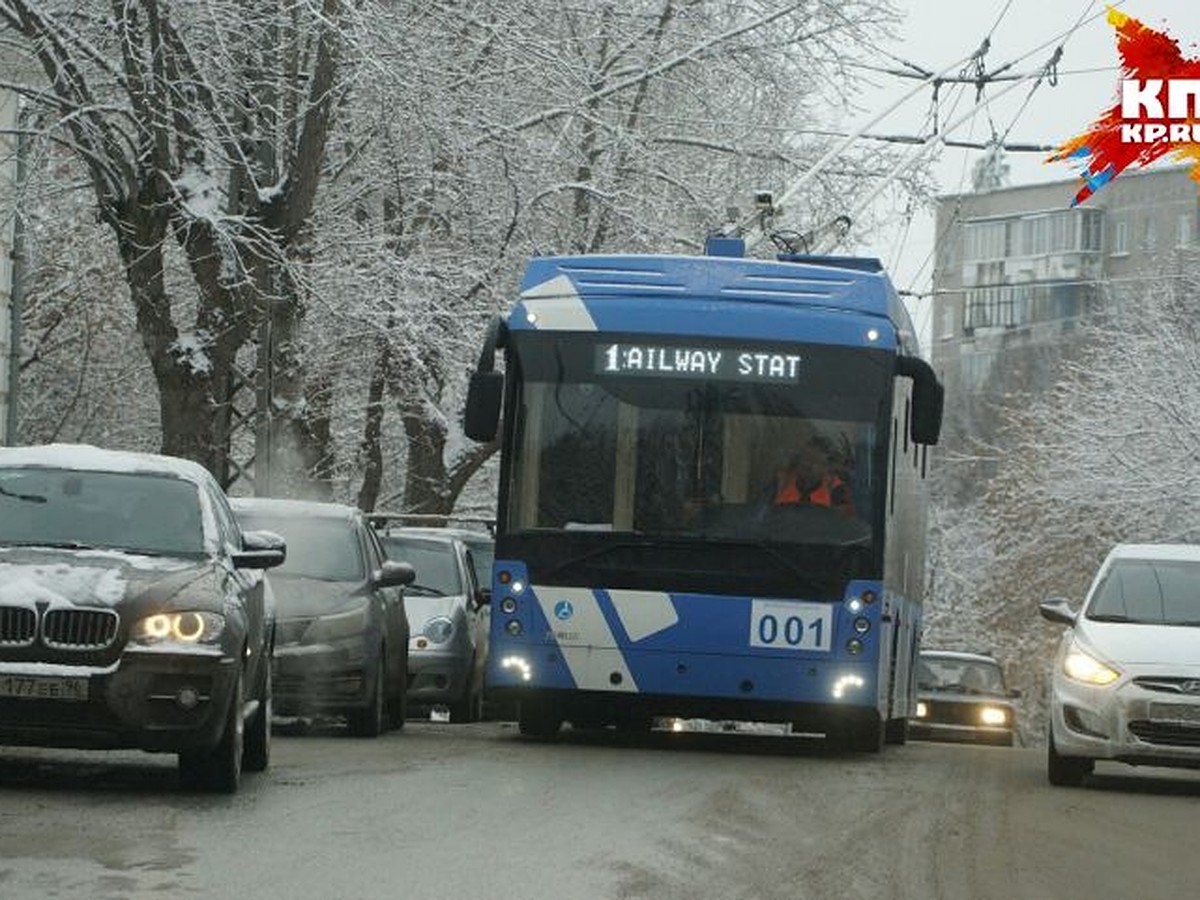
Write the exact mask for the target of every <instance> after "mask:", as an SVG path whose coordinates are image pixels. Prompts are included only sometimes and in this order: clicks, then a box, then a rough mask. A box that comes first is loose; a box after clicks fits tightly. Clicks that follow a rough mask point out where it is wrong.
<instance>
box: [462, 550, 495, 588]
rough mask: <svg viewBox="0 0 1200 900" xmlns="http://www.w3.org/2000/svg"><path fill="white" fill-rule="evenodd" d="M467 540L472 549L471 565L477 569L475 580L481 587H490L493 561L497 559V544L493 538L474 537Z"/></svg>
mask: <svg viewBox="0 0 1200 900" xmlns="http://www.w3.org/2000/svg"><path fill="white" fill-rule="evenodd" d="M465 542H466V545H467V547H468V548H469V549H470V551H471V565H472V566H473V567H474V569H475V581H476V582H478V584H479V586H480V587H490V586H491V584H492V563H493V562H494V561H495V559H496V545H495V544H494V543H493V542H492V541H491V540H476V539H474V538H467V539H466V541H465Z"/></svg>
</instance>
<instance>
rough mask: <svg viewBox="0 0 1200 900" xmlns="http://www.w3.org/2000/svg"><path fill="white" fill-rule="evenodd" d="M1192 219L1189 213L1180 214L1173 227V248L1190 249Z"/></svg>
mask: <svg viewBox="0 0 1200 900" xmlns="http://www.w3.org/2000/svg"><path fill="white" fill-rule="evenodd" d="M1192 218H1193V214H1192V213H1190V212H1186V213H1182V214H1181V215H1180V216H1179V219H1178V220H1177V224H1176V226H1175V246H1176V247H1190V246H1191V245H1192Z"/></svg>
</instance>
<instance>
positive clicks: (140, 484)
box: [0, 467, 205, 557]
mask: <svg viewBox="0 0 1200 900" xmlns="http://www.w3.org/2000/svg"><path fill="white" fill-rule="evenodd" d="M5 544H7V545H10V546H11V545H32V546H51V547H79V548H89V547H90V548H99V549H111V550H125V551H131V552H134V553H142V554H146V555H153V556H188V557H190V556H197V555H201V554H203V553H204V552H205V550H204V526H203V516H202V515H201V507H200V492H199V490H198V489H197V487H196V485H195V484H193V483H192V482H190V481H187V480H185V479H182V478H177V477H175V476H173V475H159V474H155V473H149V472H139V473H130V472H89V471H81V470H77V469H56V468H34V467H12V468H0V545H5Z"/></svg>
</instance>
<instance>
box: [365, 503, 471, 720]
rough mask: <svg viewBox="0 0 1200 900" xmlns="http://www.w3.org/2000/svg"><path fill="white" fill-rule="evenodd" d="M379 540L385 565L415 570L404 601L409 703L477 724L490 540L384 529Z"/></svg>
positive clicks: (461, 533)
mask: <svg viewBox="0 0 1200 900" xmlns="http://www.w3.org/2000/svg"><path fill="white" fill-rule="evenodd" d="M379 539H380V542H381V543H382V544H383V548H384V551H385V552H386V553H387V555H388V557H389V558H390V559H393V560H397V561H403V562H406V563H409V564H410V565H411V566H412V567H413V568H414V569H415V570H416V579H415V581H414V582H413V583H412V584H410V585H409V586H408V589H407V591H406V597H405V603H406V609H407V610H408V620H409V624H410V629H411V632H410V637H409V645H408V668H409V684H408V699H409V702H410V703H411V704H412V705H414V706H429V707H442V706H446V707H449V712H450V720H451V721H452V722H475V721H478V720H479V719H480V718H482V717H483V673H484V666H485V663H486V661H487V646H488V641H487V633H488V628H487V625H488V605H487V604H488V591H487V588H486V587H485V586H484V585H483V584H481V583H480V581H479V575H480V572H481V570H484V571H486V570H490V567H491V554H492V552H493V551H492V539H491V536H490V535H487V534H482V533H480V534H476V533H475V532H467V531H465V530H460V529H455V528H420V527H404V526H400V527H396V526H392V527H387V526H384V527H382V528H381V529H380V531H379ZM473 545H474V546H473ZM476 556H479V557H481V558H479V559H476ZM489 577H490V574H489Z"/></svg>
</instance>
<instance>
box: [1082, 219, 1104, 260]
mask: <svg viewBox="0 0 1200 900" xmlns="http://www.w3.org/2000/svg"><path fill="white" fill-rule="evenodd" d="M1078 212H1079V214H1080V215H1081V216H1082V218H1081V219H1080V220H1079V221H1080V227H1081V228H1082V231H1083V234H1082V235H1081V238H1080V241H1079V249H1080V250H1083V251H1085V252H1091V253H1099V252H1100V251H1102V250H1103V249H1104V214H1103V213H1102V212H1100V210H1098V209H1081V210H1078Z"/></svg>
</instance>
